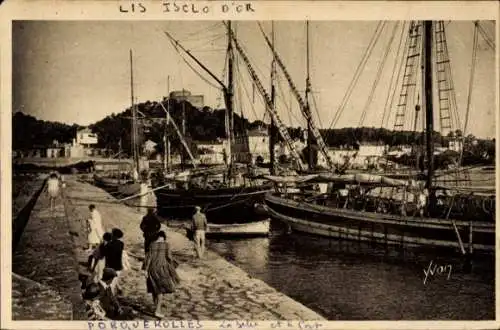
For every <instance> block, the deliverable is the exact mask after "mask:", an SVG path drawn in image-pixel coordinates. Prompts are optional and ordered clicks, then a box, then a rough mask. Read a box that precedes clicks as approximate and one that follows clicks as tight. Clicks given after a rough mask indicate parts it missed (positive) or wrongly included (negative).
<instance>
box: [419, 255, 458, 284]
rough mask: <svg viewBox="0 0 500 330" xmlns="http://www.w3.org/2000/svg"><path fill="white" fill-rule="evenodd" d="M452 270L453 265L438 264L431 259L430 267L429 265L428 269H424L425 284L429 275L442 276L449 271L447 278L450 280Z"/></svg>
mask: <svg viewBox="0 0 500 330" xmlns="http://www.w3.org/2000/svg"><path fill="white" fill-rule="evenodd" d="M451 270H452V267H451V265H437V264H433V261H432V260H431V262H430V263H429V267H427V270H425V269H424V275H425V277H424V285H425V283H426V282H427V278H428V277H429V275H431V276H434V275H440V276H441V275H444V274H446V273H448V277H447V280H449V279H450V277H451Z"/></svg>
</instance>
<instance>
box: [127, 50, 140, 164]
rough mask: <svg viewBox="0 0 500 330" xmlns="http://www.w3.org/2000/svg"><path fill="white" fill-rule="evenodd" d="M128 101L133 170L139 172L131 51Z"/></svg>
mask: <svg viewBox="0 0 500 330" xmlns="http://www.w3.org/2000/svg"><path fill="white" fill-rule="evenodd" d="M129 53H130V100H131V110H132V141H131V143H132V145H131V146H132V155H133V160H134V170H136V171H139V157H138V154H137V146H136V144H137V141H136V140H137V136H136V135H137V118H136V116H137V115H136V111H135V102H134V101H135V98H134V66H133V59H132V49H130V52H129Z"/></svg>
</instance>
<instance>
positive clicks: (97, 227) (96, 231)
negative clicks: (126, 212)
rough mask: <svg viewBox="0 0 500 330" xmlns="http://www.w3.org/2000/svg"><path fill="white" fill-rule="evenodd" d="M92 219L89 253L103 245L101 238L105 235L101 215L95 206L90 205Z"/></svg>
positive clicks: (90, 220) (90, 219)
mask: <svg viewBox="0 0 500 330" xmlns="http://www.w3.org/2000/svg"><path fill="white" fill-rule="evenodd" d="M89 211H90V218H89V219H88V233H89V234H88V243H89V251H91V250H93V249H95V248H96V247H97V246H99V244H101V238H102V237H103V235H104V229H103V228H102V220H101V214H100V213H99V211H97V209H96V207H95V205H94V204H90V205H89Z"/></svg>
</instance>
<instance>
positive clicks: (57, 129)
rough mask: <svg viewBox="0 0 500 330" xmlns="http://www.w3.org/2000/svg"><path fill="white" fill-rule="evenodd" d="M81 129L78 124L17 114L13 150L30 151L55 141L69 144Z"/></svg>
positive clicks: (13, 122)
mask: <svg viewBox="0 0 500 330" xmlns="http://www.w3.org/2000/svg"><path fill="white" fill-rule="evenodd" d="M79 128H81V126H79V125H77V124H73V125H67V124H63V123H59V122H52V121H45V120H40V119H36V118H35V117H33V116H30V115H26V114H24V113H22V112H16V113H15V114H14V115H13V116H12V148H13V149H29V148H33V147H34V146H47V145H50V144H52V143H53V142H54V141H58V142H60V143H69V142H71V141H72V140H73V138H74V137H75V136H76V131H77V130H78V129H79Z"/></svg>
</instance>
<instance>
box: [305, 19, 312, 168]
mask: <svg viewBox="0 0 500 330" xmlns="http://www.w3.org/2000/svg"><path fill="white" fill-rule="evenodd" d="M306 68H307V77H306V91H305V105H306V108H307V111H308V112H310V106H309V94H310V93H311V80H310V73H309V69H310V65H309V21H306ZM311 120H312V118H310V120H308V121H307V151H308V158H309V159H308V161H307V162H308V164H309V169H310V170H312V168H313V167H314V164H313V151H312V145H313V133H312V127H311Z"/></svg>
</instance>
